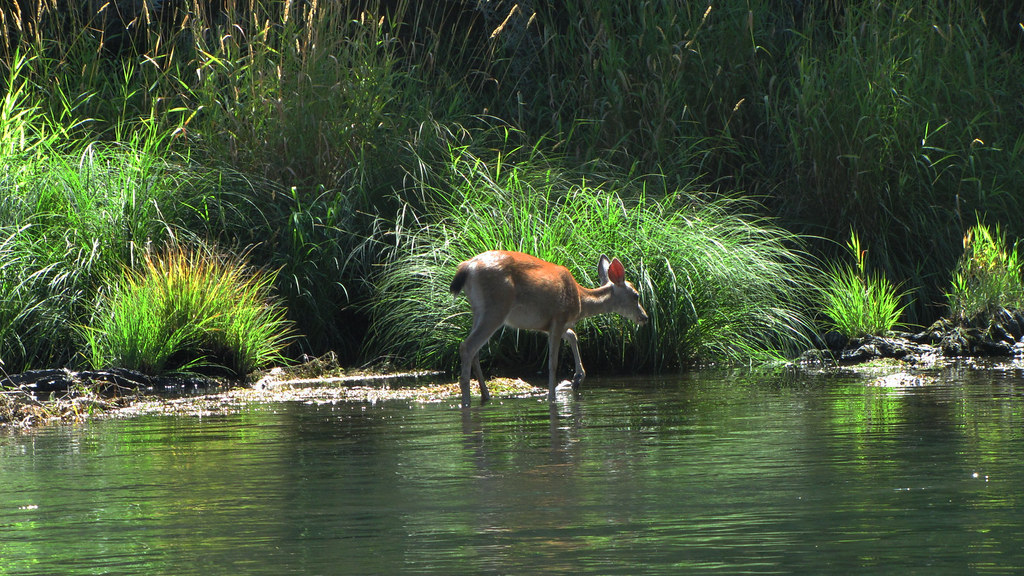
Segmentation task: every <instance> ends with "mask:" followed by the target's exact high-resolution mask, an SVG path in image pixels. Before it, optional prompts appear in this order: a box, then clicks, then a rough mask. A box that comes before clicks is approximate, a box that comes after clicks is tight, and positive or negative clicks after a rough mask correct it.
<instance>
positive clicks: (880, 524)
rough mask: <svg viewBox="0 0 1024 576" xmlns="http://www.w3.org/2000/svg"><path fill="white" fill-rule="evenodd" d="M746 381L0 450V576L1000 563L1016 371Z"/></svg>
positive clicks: (56, 430) (258, 411) (608, 387)
mask: <svg viewBox="0 0 1024 576" xmlns="http://www.w3.org/2000/svg"><path fill="white" fill-rule="evenodd" d="M931 382H932V383H931V384H930V385H929V386H927V387H921V388H915V389H889V388H876V387H870V386H866V385H865V379H863V378H854V377H830V378H808V377H805V376H801V375H793V374H781V375H758V374H749V373H743V372H699V373H692V374H687V375H684V376H681V377H674V378H662V379H632V380H621V381H612V380H605V381H601V380H597V379H592V380H588V387H587V388H586V389H585V390H584V391H583V392H582V393H581V394H579V395H578V396H577V395H572V394H568V395H563V396H559V400H558V402H556V403H554V404H549V403H547V402H546V401H542V400H541V401H539V400H537V399H529V398H528V399H512V400H508V399H506V400H498V401H495V402H492V403H491V404H490V405H488V406H485V407H474V408H472V409H470V410H460V409H458V408H457V406H456V403H455V402H453V403H450V404H441V405H436V404H435V405H419V404H409V403H403V402H394V403H389V402H385V403H382V404H377V405H372V406H371V405H354V404H338V405H333V406H332V405H321V406H316V405H304V404H297V403H296V404H281V405H270V406H256V407H252V408H251V409H249V410H246V411H243V412H242V413H240V414H235V415H229V416H220V417H215V418H204V419H194V418H176V417H147V418H138V419H134V420H126V421H115V422H96V423H91V424H89V425H87V426H84V427H77V428H74V427H53V428H48V429H44V430H41V431H38V432H35V433H30V434H23V435H14V436H9V437H5V438H3V439H0V558H2V559H3V560H2V562H0V574H6V573H12V574H14V573H16V574H55V573H61V574H64V573H115V574H116V573H147V574H172V573H173V574H237V573H247V574H264V573H266V574H344V573H351V574H384V573H387V574H395V573H414V574H430V573H435V574H488V573H531V574H537V573H565V572H570V573H584V574H585V573H592V574H616V573H624V574H636V573H645V574H662V573H663V574H677V573H680V572H719V573H727V574H734V573H738V572H752V573H779V572H797V571H799V572H808V573H848V572H851V571H856V572H857V573H865V572H867V573H871V572H876V573H892V572H894V571H899V570H907V569H909V570H912V571H916V572H927V573H929V574H932V573H943V572H946V573H964V572H985V571H995V572H1002V573H1005V572H1014V571H1018V570H1020V569H1022V568H1024V566H1022V564H1024V552H1022V551H1021V550H1020V546H1019V543H1020V541H1021V539H1022V536H1024V514H1022V512H1024V502H1022V491H1021V487H1022V486H1024V483H1022V480H1024V460H1022V459H1021V458H1020V449H1021V446H1022V443H1021V441H1022V440H1024V438H1022V436H1024V434H1022V428H1021V426H1020V422H1021V416H1022V413H1024V395H1022V394H1021V393H1020V392H1021V390H1022V383H1024V380H1022V379H1021V374H1020V373H1019V370H1003V371H974V370H959V371H948V372H946V373H941V374H936V375H935V377H934V378H933V379H932V381H931Z"/></svg>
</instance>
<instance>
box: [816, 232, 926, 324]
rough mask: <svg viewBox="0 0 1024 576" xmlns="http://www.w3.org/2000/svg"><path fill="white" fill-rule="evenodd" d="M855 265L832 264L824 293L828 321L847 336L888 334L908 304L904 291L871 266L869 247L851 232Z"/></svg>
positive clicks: (824, 306) (823, 302) (848, 245)
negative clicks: (900, 291) (870, 267)
mask: <svg viewBox="0 0 1024 576" xmlns="http://www.w3.org/2000/svg"><path fill="white" fill-rule="evenodd" d="M846 246H847V248H849V250H850V255H851V256H853V259H854V261H855V265H854V266H849V265H847V266H832V267H831V269H830V270H829V271H828V273H827V275H828V279H827V280H826V282H825V286H824V290H823V293H822V305H821V307H822V312H823V313H824V314H825V316H826V317H827V321H826V325H827V326H828V327H829V328H830V329H832V330H835V331H837V332H839V333H840V334H842V335H843V336H845V337H847V338H859V337H861V336H867V335H869V334H873V335H879V334H880V335H884V334H886V333H887V332H889V331H890V330H892V328H893V326H895V325H896V323H897V322H898V321H899V319H900V316H901V315H902V314H903V310H904V309H905V308H906V306H907V305H906V304H903V305H902V306H901V305H900V304H901V300H902V297H903V296H904V295H902V294H899V293H898V292H897V288H896V287H894V286H893V285H892V284H890V283H889V280H888V279H886V278H885V276H884V275H882V274H880V273H877V272H875V273H869V272H868V270H867V255H868V251H867V250H862V249H861V246H860V238H858V237H857V234H856V233H855V232H851V233H850V241H849V242H848V243H847V245H846Z"/></svg>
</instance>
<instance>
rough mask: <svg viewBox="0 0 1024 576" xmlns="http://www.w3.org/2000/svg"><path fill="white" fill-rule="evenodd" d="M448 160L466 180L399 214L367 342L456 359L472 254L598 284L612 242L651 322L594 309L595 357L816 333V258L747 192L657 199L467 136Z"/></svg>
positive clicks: (530, 341) (633, 359) (505, 346)
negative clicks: (492, 154) (517, 159)
mask: <svg viewBox="0 0 1024 576" xmlns="http://www.w3.org/2000/svg"><path fill="white" fill-rule="evenodd" d="M448 169H449V171H450V172H449V174H448V177H447V178H441V180H446V181H449V182H454V183H455V184H456V185H455V187H454V188H453V189H450V190H448V189H440V188H429V187H428V188H426V189H424V190H423V195H424V197H425V201H424V204H425V206H426V208H425V212H424V213H415V212H413V211H412V209H411V208H409V207H407V208H406V209H405V210H404V212H403V214H402V215H401V216H400V218H399V220H398V225H397V227H396V229H395V232H394V249H393V251H392V252H391V254H390V255H389V257H388V261H387V264H386V266H385V267H384V269H383V272H382V273H381V274H380V275H379V277H378V278H377V279H376V281H375V286H376V287H377V294H376V295H375V298H374V303H373V308H372V314H373V321H374V322H373V328H374V330H373V332H372V333H371V338H370V342H369V343H368V346H367V348H368V350H374V351H381V352H382V353H384V354H387V355H392V356H393V357H396V358H397V359H399V360H400V361H402V362H406V363H411V364H414V365H427V366H434V367H443V368H448V367H451V366H453V365H454V363H455V362H456V359H457V350H458V343H459V342H460V341H461V340H462V339H463V338H465V336H466V334H467V333H468V331H469V327H470V325H471V313H470V311H469V308H468V306H467V304H466V302H465V301H464V299H456V300H453V299H452V297H451V294H450V293H449V291H448V285H449V283H450V282H451V278H452V275H453V274H454V271H455V269H456V267H457V265H458V263H459V262H460V261H462V260H466V259H468V258H470V257H472V256H474V255H475V254H477V253H479V252H482V251H485V250H491V249H505V250H518V251H523V252H527V253H530V254H533V255H536V256H538V257H540V258H543V259H546V260H548V261H551V262H556V263H559V264H562V265H565V266H566V267H567V268H569V270H570V271H571V272H572V273H573V275H574V276H575V277H576V278H577V280H578V281H579V282H580V283H581V284H583V285H588V286H594V285H595V284H596V277H597V272H596V270H597V261H598V257H599V256H600V255H601V253H602V252H604V253H607V254H608V255H610V256H612V255H614V256H617V257H618V258H619V259H620V260H622V261H623V262H624V263H625V265H626V269H627V278H629V279H631V280H632V281H633V282H634V283H635V284H636V286H637V288H638V290H639V291H640V293H641V301H642V302H643V304H644V307H645V308H646V309H647V311H648V313H649V315H650V322H649V323H648V325H647V326H646V327H642V328H636V327H634V326H633V325H632V323H631V322H630V321H628V320H623V319H621V318H618V317H617V316H613V317H596V318H593V319H588V320H585V321H584V322H582V323H581V325H580V326H579V327H578V330H577V332H578V333H579V334H580V338H581V341H582V342H584V344H583V349H584V355H585V356H587V359H586V360H585V361H586V362H587V363H588V364H590V365H593V366H602V365H612V366H618V367H622V366H623V365H625V366H626V367H628V368H633V369H657V368H668V367H677V366H681V365H686V364H689V363H692V362H696V361H713V360H750V359H765V358H774V357H778V355H779V354H780V351H784V350H790V349H793V348H795V347H798V346H800V345H803V344H806V339H805V334H806V333H807V327H808V324H807V322H806V320H805V318H804V316H803V314H802V310H803V304H804V303H805V300H804V297H805V295H806V293H807V287H808V284H807V282H806V279H807V278H808V277H809V276H808V272H809V270H808V268H807V266H806V264H805V262H804V260H803V258H802V257H801V255H800V254H799V253H798V252H795V251H793V249H792V242H793V240H794V238H793V237H792V236H791V235H789V234H787V233H785V232H784V231H782V230H780V229H779V228H777V227H775V226H773V225H772V224H771V223H769V222H766V221H762V220H758V219H756V218H752V217H749V216H741V215H739V212H740V210H741V209H742V208H749V206H747V205H744V204H742V203H737V202H735V201H730V200H726V199H719V200H714V201H702V200H701V199H699V198H697V197H695V196H691V195H687V194H683V193H675V194H669V195H667V196H665V197H664V198H661V199H659V200H655V199H653V198H650V197H649V196H647V194H646V193H645V192H644V191H643V190H633V191H632V192H633V193H632V194H631V195H630V197H631V198H633V200H630V201H627V200H624V199H623V197H622V196H620V195H619V194H617V193H614V192H611V191H609V190H607V189H605V188H604V187H602V186H600V185H595V184H593V183H591V182H588V181H586V180H582V181H575V182H574V181H573V180H572V179H571V178H567V177H560V176H558V175H556V174H555V173H553V172H552V171H550V170H548V169H546V168H545V167H544V166H542V165H541V166H536V165H530V164H529V163H526V162H524V163H523V164H521V165H513V164H505V163H496V164H495V165H493V166H490V165H487V164H485V163H484V162H482V161H481V160H480V159H478V158H475V157H473V156H471V155H470V154H469V153H467V152H465V151H463V150H459V151H456V152H455V153H454V154H453V159H452V162H451V164H450V166H449V168H448ZM544 341H545V340H544V338H543V337H538V336H530V335H526V334H517V333H515V331H512V330H505V331H503V333H501V334H500V337H498V338H495V339H493V340H492V343H491V346H490V349H491V353H492V356H494V357H495V358H497V359H498V360H502V361H506V362H514V363H518V364H522V363H523V362H539V361H540V359H541V358H543V350H544Z"/></svg>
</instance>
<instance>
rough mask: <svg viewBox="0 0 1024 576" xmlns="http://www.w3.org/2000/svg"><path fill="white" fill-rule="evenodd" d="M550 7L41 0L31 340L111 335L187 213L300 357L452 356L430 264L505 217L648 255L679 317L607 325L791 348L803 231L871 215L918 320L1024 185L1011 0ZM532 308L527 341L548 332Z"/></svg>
mask: <svg viewBox="0 0 1024 576" xmlns="http://www.w3.org/2000/svg"><path fill="white" fill-rule="evenodd" d="M115 5H116V7H117V8H118V9H117V10H115V9H114V7H115ZM155 6H159V7H160V9H159V10H156V9H155V8H154V7H155ZM533 9H534V10H536V12H535V13H527V12H526V10H524V8H523V7H520V6H518V5H516V6H515V7H514V6H513V3H506V2H502V1H498V2H488V3H483V4H480V5H476V4H472V3H470V4H466V3H454V2H429V3H414V2H409V1H408V0H397V1H387V2H384V1H381V0H364V1H360V2H312V3H310V2H272V1H269V0H256V1H253V2H223V3H212V4H203V3H174V2H162V3H149V2H138V3H132V2H123V3H116V4H115V3H100V4H98V5H92V4H91V5H90V7H82V8H81V9H77V10H70V9H68V8H67V7H66V6H65V5H64V4H62V3H57V2H53V1H52V0H43V1H41V2H16V3H14V4H12V8H11V10H8V11H5V12H4V13H3V14H2V15H0V16H2V18H0V81H2V82H3V87H2V89H3V98H2V100H0V186H2V188H3V193H2V194H0V258H2V260H0V297H2V298H3V299H2V300H0V360H2V361H3V362H4V365H3V369H4V370H7V371H18V370H22V369H25V368H27V367H40V366H52V365H64V364H74V363H78V362H84V361H86V360H87V359H88V361H92V362H96V361H97V359H96V358H97V357H96V354H97V350H98V349H101V350H105V351H103V352H102V353H101V354H100V356H101V357H103V358H107V359H108V360H109V358H110V357H112V356H109V355H110V354H113V353H112V352H110V350H107V349H105V348H103V347H104V346H107V344H102V345H100V346H99V348H97V347H96V346H97V345H99V343H100V341H99V340H97V341H92V340H90V339H89V338H86V339H83V337H82V336H83V334H84V335H90V338H98V336H97V335H99V334H103V333H104V331H105V330H107V329H110V327H109V326H106V327H104V326H105V325H104V324H103V323H102V322H101V320H102V319H101V318H100V317H99V316H97V315H96V314H95V311H96V310H110V306H112V305H113V304H112V300H111V298H113V296H114V295H115V294H122V292H119V290H121V289H122V288H124V286H125V285H126V283H131V282H137V281H139V279H140V278H141V277H140V276H138V275H139V274H143V275H144V274H147V273H148V272H147V270H148V268H147V267H148V266H149V264H147V262H148V261H147V258H146V255H147V254H148V255H151V256H152V255H153V254H155V253H156V252H154V251H153V250H154V248H153V247H161V246H175V247H177V249H180V250H182V251H183V253H188V254H198V253H203V251H204V250H205V249H206V248H205V247H210V249H211V250H212V252H213V253H216V254H235V255H242V254H244V255H245V262H244V263H243V262H242V260H232V262H233V263H234V264H236V265H238V266H240V267H242V268H245V269H247V270H250V269H257V270H263V271H276V274H268V275H266V276H261V277H262V278H273V283H274V291H275V292H276V293H277V294H278V295H279V297H280V303H281V304H282V305H283V306H284V307H285V309H286V310H287V318H288V319H289V320H291V321H292V322H294V325H295V329H296V333H297V334H298V335H299V337H297V338H296V339H295V340H294V341H292V345H291V346H290V348H289V349H288V350H287V351H286V354H288V355H289V356H298V355H299V354H300V353H314V354H319V353H322V352H325V351H327V350H337V351H338V352H339V354H340V355H341V357H342V359H343V361H345V362H346V363H355V362H365V361H367V360H372V359H374V358H377V357H378V356H379V355H380V354H381V353H382V351H381V349H379V348H378V347H379V346H386V347H385V348H384V349H383V353H384V354H386V355H387V356H388V357H390V358H393V359H397V360H400V361H405V362H416V363H423V364H430V365H432V366H435V367H447V366H450V365H451V359H452V357H453V355H454V348H453V346H454V342H455V340H456V339H457V337H459V336H460V335H461V334H460V333H461V332H462V328H463V327H464V325H463V324H460V323H464V322H465V321H466V320H465V314H466V308H465V307H464V306H460V305H459V304H458V303H455V302H452V301H451V299H450V298H448V296H447V295H446V293H444V290H441V291H440V292H438V293H434V291H435V290H436V289H437V288H438V287H439V286H440V287H442V288H443V284H444V282H446V281H447V278H448V277H450V274H451V269H450V267H452V266H454V264H455V263H457V262H458V261H459V260H460V259H462V258H464V257H466V256H468V255H470V254H471V253H472V252H474V251H479V250H482V249H485V248H495V247H498V246H502V247H521V248H522V249H525V250H529V251H532V252H535V253H537V254H538V255H539V256H542V257H548V258H550V259H552V260H555V261H559V262H562V263H565V264H566V265H568V266H569V267H570V269H572V270H573V272H574V273H575V274H577V275H578V276H577V277H578V278H580V279H581V281H592V275H593V270H592V268H593V266H594V262H596V257H597V255H599V253H600V252H609V253H613V252H615V253H617V255H618V256H619V257H620V258H622V259H623V260H624V261H625V262H626V263H627V266H628V267H629V272H630V273H631V277H632V278H634V279H635V280H636V281H637V284H638V285H641V288H642V291H643V292H644V298H645V299H647V300H649V301H650V302H651V304H650V306H649V309H650V310H652V315H654V318H653V321H652V323H651V325H650V326H649V327H647V328H644V329H642V330H639V331H634V330H633V329H632V328H628V329H627V328H625V326H624V325H621V324H619V323H617V321H616V320H614V319H600V320H594V321H592V322H588V323H587V324H586V326H585V330H586V332H587V333H586V334H585V335H584V338H583V340H584V341H586V342H587V345H586V348H587V349H586V350H585V353H586V354H588V355H590V356H592V357H595V358H607V359H608V362H615V363H616V364H618V365H624V366H627V367H630V368H645V369H657V368H666V367H672V366H677V365H681V364H686V363H690V362H696V361H716V360H720V359H726V360H734V359H737V358H741V357H744V358H745V357H749V356H754V357H764V356H773V355H778V354H783V353H786V352H787V350H788V349H790V348H792V347H793V346H799V345H800V343H801V342H804V340H803V339H804V338H806V337H807V334H808V332H809V327H808V322H807V320H806V319H807V318H809V317H815V316H817V315H819V314H820V313H821V311H820V310H816V309H814V308H815V304H814V299H813V298H810V297H809V296H808V295H809V294H810V293H811V292H810V291H811V288H812V287H811V286H810V283H812V280H809V279H810V278H813V277H814V275H813V274H811V273H809V271H808V270H809V268H808V261H809V260H808V258H807V257H806V256H805V255H804V252H805V251H806V252H809V253H811V254H813V255H814V257H815V261H817V260H819V259H820V260H824V261H829V260H831V259H833V258H836V257H839V256H840V254H838V253H837V251H836V250H835V246H839V245H840V244H838V243H837V242H836V241H837V240H843V239H844V236H845V235H846V234H847V233H848V231H849V230H850V229H854V230H861V231H866V230H871V231H874V232H872V236H871V238H870V239H866V241H870V243H871V246H872V256H873V263H874V264H875V265H876V266H877V270H878V272H877V274H878V275H879V276H878V277H879V278H890V279H893V280H895V281H896V283H897V285H900V286H907V287H908V288H907V289H908V290H910V291H911V294H909V295H908V296H907V300H906V302H909V303H908V304H906V307H905V308H898V309H897V310H902V318H900V320H901V321H903V322H905V323H919V324H923V323H926V322H928V321H930V320H931V319H933V318H935V317H936V316H939V315H942V314H946V313H948V312H949V309H947V308H946V307H945V306H943V305H942V303H943V302H945V300H944V299H943V296H944V295H945V294H946V292H947V291H948V290H949V289H948V286H949V285H950V279H951V271H952V270H953V269H954V267H955V266H956V263H957V258H958V257H959V255H960V238H961V237H962V236H963V233H964V230H965V228H966V227H967V225H966V224H965V222H964V217H963V215H964V214H965V213H966V214H971V213H978V214H983V215H986V214H987V215H989V217H990V218H991V217H992V215H997V214H1018V213H1020V212H1021V209H1022V208H1024V206H1021V200H1020V198H1021V196H1020V195H1019V194H1018V193H1017V191H1018V190H1020V189H1022V187H1024V136H1022V135H1021V133H1020V130H1019V127H1020V126H1021V125H1024V118H1022V116H1024V109H1022V108H1021V107H1020V106H1019V79H1020V78H1021V77H1024V43H1022V41H1021V39H1022V36H1021V35H1022V34H1024V28H1022V27H1021V26H1020V22H1021V21H1022V15H1021V13H1020V9H1019V7H1016V5H1015V4H1014V3H988V2H983V3H981V4H979V3H976V2H967V1H966V0H954V1H950V2H944V3H940V4H929V3H922V2H915V1H912V0H897V1H895V2H888V3H878V2H868V1H866V0H862V1H857V2H849V3H837V2H825V3H778V2H753V3H724V4H700V3H659V2H628V3H623V2H614V1H612V0H596V1H593V2H579V1H568V2H561V3H548V4H543V5H539V4H538V5H535V6H534V7H533ZM467 215H472V218H470V217H468V216H467ZM577 220H578V222H577ZM608 223H615V224H616V227H615V228H609V227H608V226H606V225H605V224H608ZM1000 224H1001V226H1002V228H1001V229H1000V230H1001V231H1002V232H1001V233H1003V234H1005V235H1006V237H1007V238H1016V237H1020V236H1021V235H1022V234H1024V222H1021V221H1020V220H1019V219H1010V220H1007V221H1003V222H1001V223H1000ZM862 233H863V232H862ZM997 233H998V230H997ZM977 234H978V233H977V232H975V233H974V236H972V237H977ZM997 235H998V234H997ZM961 272H962V273H963V274H966V275H965V276H963V278H962V280H957V281H962V282H966V283H967V284H970V283H971V282H975V280H972V279H971V278H972V276H970V274H973V273H972V272H969V271H968V270H966V269H964V270H961ZM416 273H422V274H423V276H414V274H416ZM420 279H423V280H424V281H425V282H426V284H425V285H424V286H419V285H417V284H416V281H418V280H420ZM835 280H836V278H833V281H835ZM403 290H404V291H405V292H404V294H405V299H404V300H403V299H402V291H403ZM417 290H418V291H417ZM953 290H954V294H956V293H957V288H956V287H955V286H954V289H953ZM424 291H427V292H429V293H428V294H424ZM266 295H267V294H266V293H264V296H266ZM119 297H123V294H122V296H119ZM413 297H416V298H424V299H425V300H424V302H426V303H429V304H424V303H419V305H418V306H417V305H414V304H417V303H416V302H413ZM381 298H384V299H385V300H381ZM948 302H949V304H950V305H951V306H952V307H954V308H955V307H956V306H959V305H960V304H959V303H958V301H954V298H953V297H951V298H950V299H949V300H948ZM936 303H938V304H936ZM424 306H426V307H428V310H427V316H425V317H415V316H413V315H414V314H420V313H421V312H422V310H423V308H424ZM900 306H903V304H901V305H900ZM389 307H390V308H389ZM391 309H394V310H404V311H405V315H404V316H402V315H399V314H397V313H394V312H391V311H390V310H391ZM834 312H835V313H836V314H837V315H838V314H839V311H837V310H836V311H834ZM893 313H894V314H898V312H897V311H896V310H894V311H893ZM954 313H955V314H971V313H973V312H971V311H967V310H966V309H964V311H959V309H956V310H954ZM826 315H828V316H829V317H830V318H832V320H837V319H836V318H835V317H833V316H832V315H831V314H826ZM883 316H886V315H885V314H883ZM104 321H105V320H104ZM412 324H415V326H412ZM618 331H625V332H626V333H627V334H628V335H629V336H630V338H626V339H624V338H622V337H620V335H619V334H617V333H616V332H618ZM435 335H437V336H438V340H437V341H434V340H433V339H432V337H434V336H435ZM509 338H511V336H508V337H507V338H506V339H505V340H504V342H505V344H503V345H502V347H501V349H502V353H504V354H508V355H509V356H510V358H508V359H519V358H521V357H524V356H525V355H527V354H529V355H530V356H531V357H534V350H533V349H532V348H533V347H535V346H537V344H536V343H534V342H533V341H532V340H530V339H529V338H522V339H519V340H516V341H515V342H510V341H509ZM104 342H105V341H104ZM367 342H373V343H375V344H367ZM506 346H507V351H506ZM494 349H495V351H497V349H498V348H494ZM172 358H173V354H172ZM196 358H198V357H194V358H192V359H191V360H188V361H186V362H185V363H184V364H181V365H176V363H174V362H172V363H171V364H175V366H174V367H172V369H177V368H181V367H184V366H187V365H188V363H189V362H191V361H193V360H195V359H196ZM496 359H498V360H501V358H496ZM592 360H593V359H592ZM218 362H220V361H219V360H218ZM160 364H161V363H160V362H156V363H155V364H154V365H160ZM236 368H239V369H241V368H240V367H236Z"/></svg>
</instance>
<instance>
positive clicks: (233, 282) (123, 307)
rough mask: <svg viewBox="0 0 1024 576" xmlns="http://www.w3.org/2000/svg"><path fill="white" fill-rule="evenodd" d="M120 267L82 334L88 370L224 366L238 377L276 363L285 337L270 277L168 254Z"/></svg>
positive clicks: (223, 262) (209, 256) (219, 260)
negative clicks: (139, 267)
mask: <svg viewBox="0 0 1024 576" xmlns="http://www.w3.org/2000/svg"><path fill="white" fill-rule="evenodd" d="M144 261H145V262H144V266H143V268H142V270H141V271H133V270H125V271H124V273H123V275H122V276H121V278H120V280H119V281H118V282H117V283H116V284H114V286H113V288H112V289H111V290H110V292H109V293H108V294H106V295H105V297H104V300H103V302H102V303H101V308H100V313H99V314H98V315H97V316H96V319H95V323H94V325H93V326H91V327H89V328H86V329H83V334H84V335H85V336H86V338H87V340H88V343H89V348H90V353H91V358H90V360H91V363H92V364H93V366H95V367H107V366H119V367H124V368H131V369H136V370H140V371H143V372H146V373H150V374H161V373H164V372H169V371H191V370H196V369H201V368H206V369H208V368H210V367H213V368H223V369H226V370H227V371H228V373H229V374H230V375H233V376H236V377H244V376H246V375H247V374H249V373H250V372H252V371H253V370H255V369H257V368H260V367H263V366H267V365H268V364H270V363H272V362H277V361H280V360H282V359H283V355H282V353H283V351H284V349H285V347H286V346H287V343H288V340H289V339H290V338H291V330H292V329H291V324H290V323H289V322H288V321H287V320H286V319H285V312H284V309H283V308H282V307H281V306H280V305H277V304H275V303H272V302H271V301H270V299H269V298H270V292H271V286H272V283H273V275H272V274H262V273H258V272H253V271H249V270H247V267H246V266H245V264H244V263H243V262H242V261H241V260H240V259H238V258H236V257H229V258H225V257H222V256H219V255H217V254H214V253H211V252H201V251H196V252H189V251H185V250H181V249H171V250H169V251H168V252H167V253H166V254H163V255H152V254H146V255H145V258H144Z"/></svg>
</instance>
